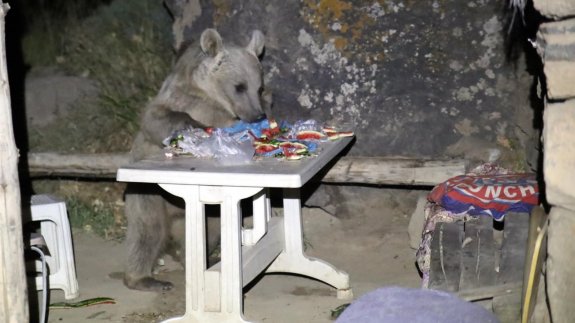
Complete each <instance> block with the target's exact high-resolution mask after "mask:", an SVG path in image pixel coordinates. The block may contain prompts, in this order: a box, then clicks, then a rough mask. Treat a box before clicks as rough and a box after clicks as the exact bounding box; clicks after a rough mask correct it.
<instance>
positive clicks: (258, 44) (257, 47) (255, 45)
mask: <svg viewBox="0 0 575 323" xmlns="http://www.w3.org/2000/svg"><path fill="white" fill-rule="evenodd" d="M246 49H247V50H248V51H250V52H251V53H252V54H254V55H256V56H258V57H259V56H260V55H261V54H262V52H263V51H264V34H263V33H262V32H261V31H259V30H254V31H253V32H252V39H251V40H250V43H249V44H248V47H246Z"/></svg>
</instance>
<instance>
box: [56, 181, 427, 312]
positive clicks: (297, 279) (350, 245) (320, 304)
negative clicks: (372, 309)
mask: <svg viewBox="0 0 575 323" xmlns="http://www.w3.org/2000/svg"><path fill="white" fill-rule="evenodd" d="M342 190H343V191H344V194H343V196H345V199H344V200H343V201H341V203H342V205H341V206H343V207H340V208H338V210H340V211H339V212H341V214H338V216H337V217H335V216H332V215H330V214H328V213H327V212H325V211H323V210H322V209H319V208H304V209H303V217H304V225H303V226H304V237H305V241H306V246H307V251H306V253H307V254H308V255H309V256H313V257H318V258H320V259H323V260H326V261H328V262H330V263H332V264H333V265H335V266H336V267H337V268H339V269H341V270H344V271H346V272H348V273H349V275H350V278H351V284H352V288H353V293H354V297H355V298H357V297H359V296H361V295H363V294H365V293H366V292H369V291H372V290H374V289H376V288H378V287H383V286H392V285H395V286H404V287H418V286H419V284H420V278H419V274H418V272H417V269H416V267H415V251H414V250H413V249H410V247H409V238H408V234H407V227H408V223H409V218H410V216H411V213H412V212H413V210H414V209H415V205H416V200H417V195H418V194H419V193H420V192H419V191H417V190H401V189H383V188H367V187H347V188H343V189H342ZM73 242H74V250H75V257H76V270H77V275H78V283H79V287H80V297H79V298H77V299H75V300H71V301H79V300H84V299H89V298H94V297H112V298H114V299H115V300H116V304H103V305H94V306H89V307H83V308H74V309H51V310H50V311H49V317H48V322H74V323H76V322H96V321H107V322H158V321H161V320H163V319H166V318H170V317H174V316H179V315H181V314H183V312H184V269H183V267H182V265H181V264H180V263H177V262H175V261H173V260H172V259H171V258H170V257H169V256H166V257H165V259H164V260H165V265H164V266H163V267H162V268H161V272H160V273H159V275H160V277H162V278H164V279H168V280H170V281H172V282H173V283H174V285H175V289H174V290H172V291H169V292H165V293H161V294H157V293H150V292H140V291H132V290H129V289H127V288H126V287H124V285H123V284H122V281H121V272H122V268H123V264H124V259H125V256H124V252H125V251H124V245H123V243H121V242H117V241H107V240H104V239H102V238H100V237H98V236H95V235H94V234H91V233H87V232H85V231H79V230H75V231H74V233H73ZM244 292H245V301H244V313H245V318H246V319H247V320H250V321H254V322H274V323H283V322H286V323H287V322H290V323H293V322H317V323H321V322H331V321H332V319H331V317H330V314H331V311H332V310H334V309H335V308H336V307H338V306H339V305H341V304H345V303H348V302H349V301H345V300H338V299H337V298H336V292H335V290H334V289H333V288H332V287H330V286H328V285H326V284H324V283H321V282H318V281H316V280H312V279H309V278H305V277H301V276H292V275H286V274H270V275H262V276H261V277H259V278H258V279H256V281H255V282H254V283H252V284H251V285H250V286H248V287H247V288H245V289H244ZM59 301H64V299H63V292H62V291H60V290H52V291H51V292H50V302H51V303H54V302H59Z"/></svg>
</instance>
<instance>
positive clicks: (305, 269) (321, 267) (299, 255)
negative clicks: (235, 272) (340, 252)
mask: <svg viewBox="0 0 575 323" xmlns="http://www.w3.org/2000/svg"><path fill="white" fill-rule="evenodd" d="M283 209H284V229H285V249H284V251H283V252H282V253H281V254H280V255H279V256H278V258H277V259H276V260H275V261H274V262H273V263H272V264H271V266H270V267H269V268H268V269H267V270H266V272H287V273H294V274H300V275H304V276H308V277H311V278H315V279H317V280H320V281H323V282H325V283H327V284H329V285H331V286H333V287H335V288H337V297H338V298H339V299H351V298H352V297H353V293H352V290H351V287H350V284H349V275H348V274H347V273H346V272H344V271H341V270H338V269H337V268H335V267H334V266H333V265H331V264H329V263H327V262H325V261H323V260H320V259H316V258H312V257H307V256H306V255H305V254H304V251H303V230H302V219H301V201H300V191H299V189H284V200H283Z"/></svg>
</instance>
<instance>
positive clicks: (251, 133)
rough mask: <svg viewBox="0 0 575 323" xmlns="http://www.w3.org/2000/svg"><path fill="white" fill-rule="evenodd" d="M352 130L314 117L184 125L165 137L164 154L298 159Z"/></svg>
mask: <svg viewBox="0 0 575 323" xmlns="http://www.w3.org/2000/svg"><path fill="white" fill-rule="evenodd" d="M351 136H353V132H349V131H338V130H337V129H336V128H335V127H332V126H326V125H322V124H320V123H318V122H317V121H315V120H305V121H297V122H295V123H294V124H289V123H288V122H285V121H283V122H281V123H278V122H276V121H275V120H268V119H264V120H261V121H258V122H253V123H246V122H243V121H238V122H237V123H235V124H234V125H232V126H231V127H228V128H206V129H201V128H187V129H182V130H178V131H176V132H174V133H173V134H172V135H171V136H169V137H168V138H166V139H165V140H164V142H163V143H164V146H165V147H166V156H168V157H172V156H174V155H182V154H185V155H193V156H195V157H198V158H215V159H222V158H226V159H229V158H236V159H237V161H249V160H253V159H254V158H256V159H258V158H269V157H273V158H280V159H287V160H298V159H301V158H304V157H306V156H313V155H314V154H316V153H317V150H318V143H320V142H323V141H330V140H337V139H339V138H343V137H351Z"/></svg>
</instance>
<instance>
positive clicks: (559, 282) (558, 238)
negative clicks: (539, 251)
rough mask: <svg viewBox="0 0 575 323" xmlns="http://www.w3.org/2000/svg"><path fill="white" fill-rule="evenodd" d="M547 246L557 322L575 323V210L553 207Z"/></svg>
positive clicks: (551, 298)
mask: <svg viewBox="0 0 575 323" xmlns="http://www.w3.org/2000/svg"><path fill="white" fill-rule="evenodd" d="M547 234H548V247H547V253H548V254H547V294H548V298H549V306H550V309H551V318H552V321H553V322H556V323H560V322H565V323H567V322H575V306H573V300H575V279H573V277H575V244H574V243H572V241H573V237H574V236H575V211H572V210H566V209H563V208H559V207H553V208H551V213H550V215H549V229H548V232H547Z"/></svg>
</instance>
